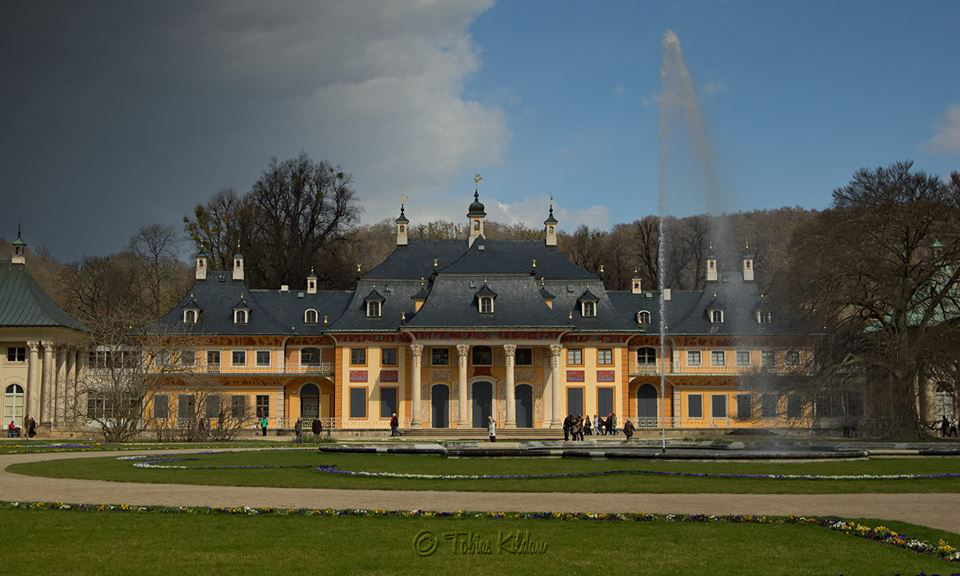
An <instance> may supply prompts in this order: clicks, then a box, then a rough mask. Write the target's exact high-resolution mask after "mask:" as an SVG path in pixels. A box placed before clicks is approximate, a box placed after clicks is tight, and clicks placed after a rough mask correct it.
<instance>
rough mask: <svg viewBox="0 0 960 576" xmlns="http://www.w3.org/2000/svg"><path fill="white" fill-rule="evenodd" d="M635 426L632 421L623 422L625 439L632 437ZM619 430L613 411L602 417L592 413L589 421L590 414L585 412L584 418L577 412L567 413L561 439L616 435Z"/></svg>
mask: <svg viewBox="0 0 960 576" xmlns="http://www.w3.org/2000/svg"><path fill="white" fill-rule="evenodd" d="M634 430H635V427H634V425H633V422H631V421H630V420H627V421H626V422H625V423H624V424H623V434H624V436H626V439H627V440H630V438H632V437H633V432H634ZM619 433H620V432H619V431H618V430H617V415H616V414H615V413H613V412H611V413H609V414H607V417H606V418H604V417H603V416H600V415H598V414H594V415H593V421H592V422H591V421H590V415H589V414H587V416H586V418H584V417H583V416H581V415H580V414H577V415H576V416H574V415H573V414H568V415H567V417H566V418H564V419H563V439H564V440H570V439H571V438H572V439H573V440H583V437H584V436H593V435H594V434H596V435H597V436H607V435H610V436H616V435H617V434H619Z"/></svg>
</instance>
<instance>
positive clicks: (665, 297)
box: [663, 288, 672, 302]
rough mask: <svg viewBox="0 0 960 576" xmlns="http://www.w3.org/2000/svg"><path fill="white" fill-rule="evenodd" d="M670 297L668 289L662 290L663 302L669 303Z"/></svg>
mask: <svg viewBox="0 0 960 576" xmlns="http://www.w3.org/2000/svg"><path fill="white" fill-rule="evenodd" d="M670 296H672V294H671V293H670V289H669V288H664V289H663V301H664V302H669V301H670Z"/></svg>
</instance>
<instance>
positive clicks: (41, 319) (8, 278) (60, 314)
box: [0, 262, 84, 330]
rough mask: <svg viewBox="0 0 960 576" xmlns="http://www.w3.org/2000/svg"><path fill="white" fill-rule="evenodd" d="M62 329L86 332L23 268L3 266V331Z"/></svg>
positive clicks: (0, 292) (0, 272) (0, 294)
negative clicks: (60, 327) (6, 329)
mask: <svg viewBox="0 0 960 576" xmlns="http://www.w3.org/2000/svg"><path fill="white" fill-rule="evenodd" d="M5 326H63V327H65V328H72V329H74V330H84V327H83V325H82V324H80V323H79V322H77V321H76V320H75V319H74V318H73V317H72V316H70V315H69V314H67V313H66V312H64V311H63V310H61V309H60V307H59V306H57V304H56V302H54V301H53V300H52V299H51V298H50V296H48V295H47V293H46V292H44V291H43V289H42V288H40V285H38V284H37V282H36V280H34V279H33V277H32V276H31V275H30V273H29V272H28V271H27V267H26V266H24V265H22V264H10V263H9V262H3V263H0V327H5Z"/></svg>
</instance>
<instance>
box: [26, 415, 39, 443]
mask: <svg viewBox="0 0 960 576" xmlns="http://www.w3.org/2000/svg"><path fill="white" fill-rule="evenodd" d="M36 435H37V421H36V420H34V419H33V416H31V417H29V418H27V438H33V437H34V436H36Z"/></svg>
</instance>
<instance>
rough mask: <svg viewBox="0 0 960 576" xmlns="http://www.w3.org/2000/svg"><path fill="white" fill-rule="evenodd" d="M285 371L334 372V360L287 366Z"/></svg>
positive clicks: (302, 372)
mask: <svg viewBox="0 0 960 576" xmlns="http://www.w3.org/2000/svg"><path fill="white" fill-rule="evenodd" d="M285 372H287V373H288V374H320V375H330V374H333V362H317V363H315V364H300V365H292V366H287V367H286V370H285Z"/></svg>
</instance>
